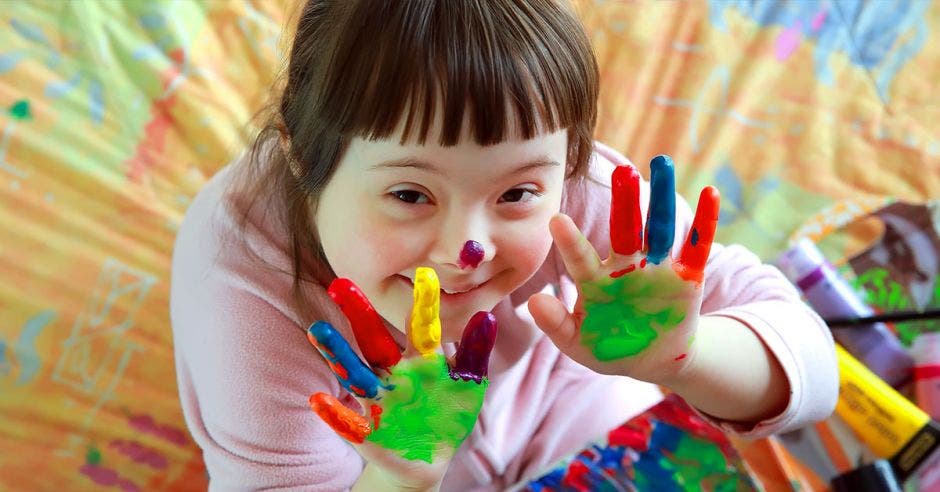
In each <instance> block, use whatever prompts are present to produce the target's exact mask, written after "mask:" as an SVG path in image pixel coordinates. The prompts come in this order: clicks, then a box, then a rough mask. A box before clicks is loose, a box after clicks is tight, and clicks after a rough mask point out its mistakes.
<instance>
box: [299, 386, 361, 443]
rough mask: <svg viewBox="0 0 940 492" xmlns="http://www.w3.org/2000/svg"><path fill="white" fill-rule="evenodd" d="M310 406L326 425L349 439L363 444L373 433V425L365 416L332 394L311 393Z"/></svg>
mask: <svg viewBox="0 0 940 492" xmlns="http://www.w3.org/2000/svg"><path fill="white" fill-rule="evenodd" d="M310 408H311V409H312V410H313V411H314V412H315V413H316V414H317V415H318V416H319V417H320V419H321V420H323V422H325V423H326V425H328V426H330V428H331V429H333V430H334V431H335V432H336V433H337V434H339V435H340V437H342V438H343V439H346V440H347V441H350V442H354V443H356V444H362V442H363V441H365V439H366V436H368V435H369V434H370V433H372V427H371V426H370V425H369V421H368V420H366V418H365V417H363V416H362V415H359V414H358V413H356V412H354V411H352V410H350V409H349V407H347V406H346V405H343V404H342V403H340V401H339V400H337V399H336V398H335V397H334V396H332V395H328V394H326V393H314V394H312V395H310Z"/></svg>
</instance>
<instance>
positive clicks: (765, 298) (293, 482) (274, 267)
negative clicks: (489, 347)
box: [170, 144, 838, 490]
mask: <svg viewBox="0 0 940 492" xmlns="http://www.w3.org/2000/svg"><path fill="white" fill-rule="evenodd" d="M236 165H238V162H237V161H236V163H233V164H232V165H230V166H228V167H226V168H224V169H223V170H221V171H220V172H219V173H218V174H217V175H216V176H215V177H213V178H212V179H211V180H210V181H209V182H208V183H207V185H206V186H205V188H203V190H202V191H201V192H200V193H199V195H198V196H197V197H196V198H195V200H194V201H193V203H192V205H191V206H190V208H189V210H188V212H187V214H186V218H185V220H184V221H183V224H182V226H181V228H180V231H179V235H178V237H177V240H176V246H175V250H174V254H173V271H172V288H171V299H170V308H171V319H172V324H173V336H174V344H175V352H176V369H177V378H178V383H179V392H180V400H181V402H182V407H183V412H184V415H185V418H186V423H187V425H188V427H189V430H190V432H191V433H192V435H193V438H194V439H195V441H196V442H197V443H198V444H199V446H200V447H201V448H202V450H203V456H204V458H205V463H206V467H207V469H208V471H209V475H210V478H211V482H210V484H211V485H210V487H211V489H215V490H256V489H262V488H265V489H266V488H278V489H281V488H285V489H287V488H305V489H308V490H309V489H316V490H344V489H348V488H350V487H351V486H352V485H353V484H354V483H355V482H356V480H357V478H358V476H359V474H360V472H361V469H362V467H363V461H362V459H361V458H360V457H359V455H358V454H357V453H356V452H355V450H354V449H353V448H352V447H351V446H349V445H348V444H346V442H345V441H343V439H341V438H340V437H338V436H337V435H336V434H335V433H334V432H333V431H332V430H331V429H330V428H329V427H327V426H326V425H325V424H324V423H323V422H321V421H320V420H319V418H318V417H317V416H316V415H315V414H314V413H313V412H312V411H311V410H310V408H309V407H308V405H307V399H308V397H309V396H310V395H311V394H312V393H314V392H318V391H322V392H327V393H329V394H332V395H335V396H336V397H337V398H339V399H340V400H341V401H344V402H345V403H347V404H348V405H349V406H350V407H351V408H356V409H358V407H359V405H358V403H357V402H356V401H355V400H354V399H353V398H352V397H351V396H350V395H349V394H348V393H347V392H346V391H344V390H343V388H342V387H341V386H340V385H339V383H338V382H337V381H336V379H335V378H334V376H333V374H332V373H331V372H330V370H329V368H328V367H327V365H326V363H325V362H324V360H323V359H322V358H321V357H320V356H319V354H318V353H317V352H316V350H315V349H314V348H313V347H312V346H311V345H310V344H309V342H308V341H307V339H306V334H305V332H306V328H307V327H308V326H309V324H310V323H311V322H312V321H315V320H312V319H303V320H301V319H296V317H295V315H294V314H293V311H292V310H291V309H290V307H289V299H290V296H289V292H290V287H291V281H292V278H291V275H290V274H289V272H290V261H289V258H288V256H287V254H286V248H285V240H286V239H285V238H286V236H285V234H284V228H283V226H282V225H281V224H280V222H279V220H278V219H277V217H275V216H274V215H273V214H268V215H267V216H262V214H258V215H257V216H254V217H253V219H252V221H251V224H250V225H251V227H250V228H249V230H248V236H247V237H246V239H247V242H246V244H247V245H248V246H249V247H250V248H251V249H252V250H253V252H254V253H256V254H257V255H259V256H260V257H261V258H262V259H263V260H265V261H266V262H267V263H268V264H269V265H259V264H258V263H257V262H256V261H254V260H252V259H251V258H250V257H249V256H247V255H246V253H245V251H243V249H242V248H241V247H239V246H238V244H240V243H239V241H238V237H237V234H239V232H238V229H237V228H236V222H235V219H234V217H233V216H232V214H231V213H230V212H229V210H228V207H225V206H223V205H224V204H225V203H227V202H228V201H229V200H232V195H231V194H227V193H226V188H227V184H228V182H229V181H230V179H231V177H232V173H231V169H232V168H233V167H234V166H236ZM615 165H631V164H630V163H629V161H627V159H626V158H624V157H623V156H622V155H620V154H618V153H617V152H616V151H614V150H613V149H611V148H609V147H606V146H604V145H601V144H597V146H596V149H595V154H594V158H593V159H592V162H591V169H590V173H589V178H588V179H585V180H579V181H569V182H568V184H567V186H566V189H565V196H564V198H563V201H562V211H563V212H565V213H566V214H568V215H569V216H571V217H572V218H573V219H574V221H575V222H576V223H577V224H578V225H579V226H580V227H581V229H582V231H584V233H585V234H586V235H587V236H588V238H589V239H590V241H591V242H592V243H593V244H594V246H595V247H596V248H597V250H598V253H599V254H600V255H601V257H602V258H603V257H606V255H607V250H608V247H609V235H608V220H609V219H608V209H609V205H610V174H611V171H612V170H613V168H614V166H615ZM643 193H644V202H645V201H646V198H645V197H646V196H648V193H649V185H648V183H644V188H643ZM644 213H645V212H644ZM676 215H677V217H676V243H675V244H676V245H677V246H678V245H681V244H682V242H683V241H684V239H685V234H686V232H687V230H688V228H689V225H690V224H691V218H692V212H691V210H690V209H689V206H688V204H687V203H686V202H685V201H684V200H682V199H681V198H677V203H676ZM705 278H706V280H705V287H704V288H705V292H704V301H703V303H702V313H707V314H711V315H720V316H728V317H731V318H735V319H737V320H739V321H741V322H743V323H745V324H746V325H748V326H750V327H751V329H753V330H754V332H755V333H756V334H757V335H758V336H759V337H760V338H761V339H762V340H763V341H764V343H765V344H766V345H767V347H769V348H770V350H771V351H772V352H773V353H774V354H775V355H776V357H777V359H778V360H779V361H780V364H781V365H782V367H783V369H784V371H785V372H786V375H787V377H788V379H789V383H790V389H791V396H790V401H789V404H788V406H787V408H786V410H784V412H783V413H781V414H780V415H778V416H776V417H774V418H771V419H769V420H766V421H763V422H760V423H757V424H756V425H754V426H753V428H750V429H747V428H734V426H732V425H731V424H728V423H721V422H718V424H719V425H722V426H723V427H724V428H725V429H727V430H729V431H733V432H737V433H739V434H743V435H745V436H753V437H760V436H765V435H768V434H770V433H774V432H780V431H784V430H788V429H793V428H795V427H799V426H802V425H804V424H806V423H808V422H811V421H815V420H820V419H823V418H826V417H827V416H829V414H830V413H832V411H833V409H834V407H835V402H836V398H837V394H838V375H837V369H836V361H835V354H834V351H833V344H832V338H831V336H830V334H829V331H828V330H827V328H826V326H825V325H824V324H823V322H822V321H821V320H820V318H819V317H818V316H816V314H815V313H813V312H812V311H811V310H810V309H809V308H807V307H806V306H805V305H804V304H803V303H802V302H801V301H800V298H799V295H798V294H797V292H796V290H795V289H794V288H793V287H792V286H791V285H790V283H789V282H788V281H787V280H786V279H785V278H784V277H783V276H782V275H781V273H780V272H779V271H777V269H775V268H774V267H772V266H769V265H764V264H762V263H761V262H760V260H759V259H758V258H757V256H755V255H754V254H752V253H751V252H749V251H748V250H747V249H745V248H743V247H741V246H737V245H732V246H722V245H719V244H715V245H714V246H713V248H712V252H711V256H710V258H709V262H708V266H707V269H706V273H705ZM539 291H546V292H555V293H556V295H557V296H558V297H559V298H560V299H562V300H563V301H564V302H565V303H566V304H567V305H568V306H569V307H571V306H573V305H574V302H575V300H576V296H577V290H576V287H575V285H574V284H573V282H572V281H571V279H570V278H569V277H568V276H567V274H566V273H565V269H564V264H563V263H562V260H561V258H560V256H559V255H558V254H557V252H556V251H555V250H554V249H552V251H551V252H550V253H549V256H548V258H547V259H546V260H545V263H544V264H543V265H542V267H541V268H540V270H539V271H538V272H537V273H536V274H535V275H534V277H533V278H532V279H531V280H530V281H529V282H528V283H526V284H525V285H524V286H522V287H521V288H520V289H518V290H517V291H516V292H514V293H513V294H512V295H510V296H508V297H507V298H505V299H504V300H503V301H502V302H500V303H499V304H498V305H497V306H496V307H495V308H494V310H493V313H494V314H495V315H496V317H497V319H498V321H499V336H498V338H497V342H496V347H495V349H494V351H493V355H492V357H491V363H490V368H489V374H490V386H489V390H488V392H487V395H486V400H485V402H484V404H483V409H482V411H481V412H480V416H479V420H478V422H477V425H476V427H475V428H474V430H473V432H472V433H471V434H470V436H469V437H468V438H467V440H466V441H465V442H464V444H463V445H462V446H461V448H460V449H459V450H458V452H457V454H456V456H455V457H454V459H453V462H452V464H451V467H450V469H449V470H448V473H447V476H446V477H445V479H444V484H443V489H444V490H468V489H473V488H478V489H480V490H493V489H502V488H505V487H507V486H509V485H512V484H513V483H516V482H518V481H520V480H522V479H525V478H531V477H533V476H534V475H535V474H537V473H539V472H540V471H544V470H545V468H546V467H549V466H550V465H552V464H553V463H554V462H555V461H557V460H558V459H560V458H562V457H563V456H565V455H566V454H568V453H570V452H572V451H574V450H577V449H578V448H580V447H581V446H583V445H584V444H586V443H587V441H589V440H591V439H595V438H598V437H600V436H603V435H604V434H605V433H606V431H608V430H609V429H611V428H613V427H615V426H617V425H619V424H620V423H622V422H623V421H625V420H627V419H629V418H630V417H632V416H634V415H636V414H638V413H640V412H642V411H643V410H645V409H646V408H648V407H649V406H651V405H653V404H655V403H656V402H657V401H659V400H660V399H661V398H662V395H661V393H660V391H659V389H658V388H657V387H656V386H654V385H651V384H649V383H644V382H640V381H637V380H633V379H630V378H627V377H618V376H602V375H598V374H596V373H594V372H592V371H590V370H588V369H585V368H584V367H583V366H581V365H579V364H577V363H575V362H573V361H571V360H570V359H569V358H568V357H566V356H565V355H563V354H561V353H559V351H558V349H557V348H555V346H554V345H553V344H552V343H551V341H550V340H549V339H548V338H547V337H545V336H544V335H543V334H542V333H541V331H540V330H539V329H538V328H537V327H536V326H535V324H534V322H533V321H532V318H531V316H530V315H529V312H528V309H527V308H526V300H527V299H528V298H529V296H530V295H531V294H533V293H535V292H539ZM307 292H308V295H309V296H310V298H311V299H313V301H314V303H315V305H317V306H319V307H320V309H321V314H322V316H321V317H320V318H321V319H324V320H327V321H329V322H330V323H332V324H333V325H334V326H335V327H337V329H339V330H340V331H341V332H343V333H344V335H345V336H346V339H347V340H349V341H350V343H352V344H355V342H354V338H353V336H352V335H351V332H350V330H349V328H348V323H347V322H346V319H345V318H344V317H343V316H342V314H341V313H340V312H339V310H338V309H337V308H336V307H335V306H334V305H333V304H332V302H331V301H330V299H329V297H328V296H327V295H326V292H325V290H324V288H323V287H322V286H319V285H312V286H309V288H308V290H307ZM354 346H355V345H354ZM732 349H733V348H732Z"/></svg>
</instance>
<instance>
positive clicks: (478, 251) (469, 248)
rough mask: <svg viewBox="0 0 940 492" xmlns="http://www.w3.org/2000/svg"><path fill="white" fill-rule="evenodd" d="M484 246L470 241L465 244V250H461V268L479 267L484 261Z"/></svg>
mask: <svg viewBox="0 0 940 492" xmlns="http://www.w3.org/2000/svg"><path fill="white" fill-rule="evenodd" d="M483 254H484V253H483V245H482V244H480V243H478V242H476V241H474V240H472V239H471V240H470V241H467V242H465V243H464V244H463V249H462V250H460V268H467V267H468V266H471V267H473V268H476V267H477V265H479V264H480V262H481V261H483Z"/></svg>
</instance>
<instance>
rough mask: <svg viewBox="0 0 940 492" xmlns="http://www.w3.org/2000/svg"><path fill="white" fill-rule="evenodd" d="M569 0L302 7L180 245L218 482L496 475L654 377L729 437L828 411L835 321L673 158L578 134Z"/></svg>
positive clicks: (201, 418) (531, 465) (625, 400)
mask: <svg viewBox="0 0 940 492" xmlns="http://www.w3.org/2000/svg"><path fill="white" fill-rule="evenodd" d="M563 1H564V0H461V1H450V0H439V1H435V0H425V1H409V2H381V1H368V0H310V1H309V2H308V3H307V4H306V5H305V6H304V7H303V8H302V10H301V12H300V16H299V22H298V24H297V30H296V37H295V38H294V42H293V46H292V49H291V52H290V59H289V65H288V68H287V73H286V77H285V81H284V86H283V91H282V92H280V93H279V96H280V97H279V100H278V102H277V104H276V105H275V106H274V107H273V110H272V112H271V115H270V121H269V122H268V124H267V126H266V127H265V128H264V130H263V131H262V132H261V134H260V135H259V136H258V138H257V140H256V142H255V144H254V146H253V147H252V150H251V152H248V153H246V155H245V156H243V157H242V158H240V159H239V160H237V161H236V162H234V163H232V164H230V165H229V166H227V167H226V168H224V169H223V170H222V171H220V172H219V173H218V174H217V175H216V176H215V177H214V178H213V179H212V180H211V181H210V182H209V183H208V184H207V185H206V187H205V188H204V189H203V190H202V191H201V192H200V194H199V195H198V197H197V198H196V199H195V200H194V201H193V203H192V205H191V207H190V209H189V211H188V212H187V216H186V219H185V221H184V223H183V225H182V227H181V229H180V232H179V236H178V239H177V242H176V248H175V251H174V257H173V272H172V282H173V284H172V297H171V315H172V321H173V331H174V342H175V351H176V361H177V373H178V381H179V390H180V397H181V401H182V405H183V411H184V414H185V417H186V422H187V424H188V426H189V429H190V431H191V432H192V434H193V436H194V439H195V440H196V442H197V443H198V444H199V446H200V447H201V448H202V449H203V455H204V458H205V462H206V467H207V469H208V472H209V475H210V479H211V487H212V488H213V489H220V490H228V489H245V490H249V489H262V488H303V489H315V490H344V489H350V488H354V489H362V490H395V489H407V490H416V489H417V490H421V489H428V488H435V487H439V488H441V489H443V490H472V489H481V490H498V489H502V488H506V487H508V486H510V485H512V484H514V483H516V482H518V481H519V480H522V479H525V478H528V477H531V476H532V475H533V474H536V473H538V472H539V471H541V470H543V469H545V467H547V466H549V465H551V464H552V463H553V462H554V461H556V460H557V459H559V458H561V457H563V456H564V455H565V454H566V453H570V452H572V451H574V450H576V449H578V448H579V447H580V446H582V445H584V444H585V443H586V442H587V441H588V440H590V439H593V438H597V437H599V436H602V435H603V434H604V433H605V432H606V431H607V430H609V429H611V428H613V427H615V426H617V425H619V424H620V423H622V422H623V421H625V420H627V419H629V418H630V417H631V416H633V415H636V414H637V413H640V412H642V411H643V410H645V409H646V408H648V407H649V406H651V405H653V404H654V403H656V402H657V401H658V400H659V399H660V398H661V397H662V395H661V393H660V389H659V387H660V386H662V387H666V388H669V389H670V390H672V391H675V392H677V393H678V394H679V395H681V396H682V397H683V398H685V399H686V400H687V401H688V402H689V403H690V404H691V405H693V406H694V407H696V408H697V409H698V410H699V411H700V412H701V413H702V415H703V416H704V417H705V418H708V419H709V420H711V421H712V422H714V423H716V424H717V425H719V426H721V427H723V428H724V429H726V430H727V431H729V432H736V433H739V434H741V435H744V436H754V437H758V436H764V435H767V434H770V433H773V432H779V431H783V430H786V429H792V428H795V427H798V426H801V425H805V424H806V423H808V422H811V421H813V420H818V419H822V418H825V417H827V416H828V415H829V414H830V413H831V412H832V410H833V408H834V405H835V400H836V396H837V391H838V385H837V374H836V363H835V356H834V352H833V345H832V340H831V338H830V336H829V333H828V331H827V329H826V327H825V326H824V325H823V323H822V322H821V320H820V319H819V318H818V317H817V316H816V315H815V314H814V313H813V312H812V311H811V310H809V309H808V308H807V307H806V306H805V305H804V304H803V303H802V302H801V301H800V299H799V297H798V295H797V293H796V291H795V289H793V288H792V287H791V286H790V285H789V284H788V282H787V281H786V280H785V279H784V278H783V276H782V275H781V274H780V273H779V272H778V271H777V270H776V269H774V268H773V267H771V266H767V265H763V264H761V262H760V261H759V259H758V258H757V257H756V256H755V255H753V254H752V253H750V252H748V251H747V250H746V249H744V248H743V247H741V246H728V247H725V246H722V245H719V244H714V245H711V240H712V235H713V233H714V227H715V223H716V222H717V214H718V203H717V193H716V192H715V191H714V190H712V189H710V188H709V189H706V190H704V191H703V194H702V197H701V198H700V201H699V204H698V206H697V214H696V215H697V216H696V218H695V220H694V222H693V219H692V212H691V210H690V208H689V206H688V205H687V204H686V203H685V202H684V201H683V200H682V199H681V197H678V196H676V195H675V193H674V183H673V175H672V172H673V171H672V163H671V161H670V160H669V159H668V158H665V157H657V158H656V159H653V162H652V163H651V169H652V176H651V181H652V186H650V184H649V183H647V182H645V181H642V180H641V179H639V177H638V173H637V172H636V171H635V169H634V168H633V167H632V165H631V164H630V162H628V161H627V160H626V159H625V158H624V157H623V156H621V155H619V154H618V153H617V152H615V151H614V150H612V149H610V148H608V147H605V146H604V145H602V144H600V143H595V142H593V140H592V135H593V130H594V125H595V121H596V110H597V108H596V102H597V91H598V87H597V83H598V80H597V79H598V73H597V67H596V62H595V59H594V56H593V53H592V51H591V48H590V45H589V42H588V39H587V37H586V35H585V33H584V32H583V29H582V27H581V26H580V24H579V22H578V20H577V18H576V16H575V15H574V13H573V12H572V10H571V9H570V7H569V6H567V5H565V4H564V3H562V2H563ZM612 177H613V182H612ZM612 189H613V191H612ZM612 202H613V206H612V205H611V204H612ZM611 225H613V227H611ZM709 248H710V251H709ZM600 258H605V259H604V260H603V261H602V260H601V259H600ZM706 259H707V263H706ZM337 279H339V280H337ZM328 289H329V291H328ZM370 305H371V306H373V307H374V309H375V311H374V312H372V311H370V310H369V306H370ZM436 311H439V312H436ZM438 315H439V317H438ZM350 320H352V321H350ZM438 322H439V323H440V324H439V325H437V323H438ZM496 325H498V331H497V329H496ZM437 326H440V331H439V332H438V331H437V328H436V327H437ZM465 326H466V330H464V327H465ZM308 327H309V331H308ZM437 333H440V336H439V340H438V338H436V336H437ZM496 333H498V335H495V346H494V345H493V343H494V342H493V336H494V334H496ZM462 337H463V338H462ZM308 339H309V341H310V342H313V346H312V345H311V343H308ZM461 339H462V340H463V341H462V343H460V344H457V345H456V354H454V353H453V351H454V350H455V347H454V342H457V341H459V340H461ZM440 345H443V348H442V347H440ZM491 348H492V353H490V352H489V350H490V349H491ZM402 350H404V353H403V354H402V353H401V351H402ZM442 351H444V352H445V353H447V354H448V356H449V357H447V358H445V357H444V356H443V355H441V352H442ZM359 355H361V356H362V361H360V359H359V357H358V356H359ZM487 356H489V361H488V364H487V361H486V358H487ZM363 361H364V362H363ZM461 368H463V369H466V371H463V369H461ZM468 368H469V369H468ZM462 371H463V372H462ZM311 395H313V397H311ZM308 398H309V404H308ZM311 406H312V407H313V408H314V410H315V411H316V413H313V412H311V411H310V407H311Z"/></svg>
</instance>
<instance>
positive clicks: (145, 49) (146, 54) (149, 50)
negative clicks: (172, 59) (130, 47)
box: [131, 44, 163, 60]
mask: <svg viewBox="0 0 940 492" xmlns="http://www.w3.org/2000/svg"><path fill="white" fill-rule="evenodd" d="M162 57H163V52H162V51H160V49H159V48H157V47H156V46H155V45H152V44H148V45H146V46H141V47H140V48H137V49H136V50H134V52H133V53H131V58H133V59H135V60H149V59H151V58H162Z"/></svg>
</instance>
